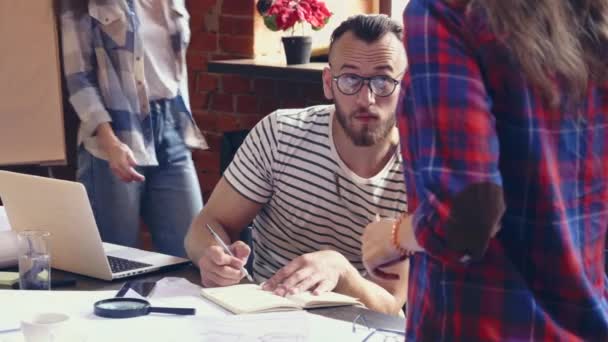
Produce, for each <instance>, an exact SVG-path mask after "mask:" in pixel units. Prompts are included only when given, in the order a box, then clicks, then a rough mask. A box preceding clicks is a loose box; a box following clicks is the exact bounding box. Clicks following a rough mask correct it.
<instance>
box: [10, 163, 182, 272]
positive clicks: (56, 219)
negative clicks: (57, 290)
mask: <svg viewBox="0 0 608 342" xmlns="http://www.w3.org/2000/svg"><path fill="white" fill-rule="evenodd" d="M0 199H1V200H2V203H3V205H4V209H5V210H6V214H7V216H8V219H9V222H10V225H11V227H12V229H13V230H14V231H17V232H19V231H22V230H26V229H40V230H46V231H48V232H50V233H51V238H50V247H51V248H50V249H51V266H52V267H53V268H57V269H60V270H64V271H68V272H72V273H77V274H83V275H87V276H90V277H93V278H98V279H103V280H114V279H120V278H125V277H129V276H134V275H136V274H142V273H148V272H152V271H156V270H159V269H162V268H165V267H169V266H173V265H179V264H185V263H189V262H190V261H189V260H188V259H184V258H179V257H175V256H171V255H166V254H160V253H155V252H149V251H144V250H141V249H137V248H131V247H126V246H121V245H116V244H110V243H106V242H102V241H101V236H100V235H99V230H98V229H97V224H96V223H95V217H94V216H93V210H92V209H91V205H90V203H89V198H88V196H87V192H86V189H85V187H84V186H83V185H82V184H81V183H78V182H70V181H64V180H58V179H52V178H45V177H38V176H31V175H26V174H21V173H15V172H8V171H0Z"/></svg>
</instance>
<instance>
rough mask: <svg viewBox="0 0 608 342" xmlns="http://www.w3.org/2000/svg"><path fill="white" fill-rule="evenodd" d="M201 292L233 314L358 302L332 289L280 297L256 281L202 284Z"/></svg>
mask: <svg viewBox="0 0 608 342" xmlns="http://www.w3.org/2000/svg"><path fill="white" fill-rule="evenodd" d="M201 295H202V296H203V297H204V298H207V299H208V300H210V301H212V302H214V303H216V304H218V305H220V306H222V307H224V308H225V309H227V310H229V311H230V312H232V313H235V314H244V313H260V312H273V311H289V310H302V309H312V308H324V307H331V306H346V305H362V304H361V302H359V301H358V300H357V299H356V298H353V297H350V296H346V295H343V294H339V293H335V292H325V293H322V294H320V295H318V296H315V295H313V294H312V293H311V292H301V293H298V294H295V295H292V296H287V297H281V296H277V295H275V294H273V293H272V292H269V291H264V290H262V288H261V287H260V285H256V284H239V285H232V286H225V287H212V288H204V289H202V290H201Z"/></svg>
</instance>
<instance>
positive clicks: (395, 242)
mask: <svg viewBox="0 0 608 342" xmlns="http://www.w3.org/2000/svg"><path fill="white" fill-rule="evenodd" d="M406 215H407V213H403V214H401V215H399V218H397V219H396V220H395V222H393V229H392V231H391V235H392V243H393V247H395V249H396V250H397V251H398V252H399V254H401V255H403V256H405V255H407V256H410V255H412V252H410V251H408V250H407V249H405V248H403V247H401V244H400V243H399V226H401V221H403V218H404V217H405V216H406Z"/></svg>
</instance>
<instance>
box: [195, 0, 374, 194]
mask: <svg viewBox="0 0 608 342" xmlns="http://www.w3.org/2000/svg"><path fill="white" fill-rule="evenodd" d="M326 3H327V5H328V7H329V9H330V11H332V12H333V13H334V17H333V18H332V20H331V21H330V24H329V25H328V27H326V28H324V29H323V30H321V31H319V32H315V33H314V34H313V42H314V43H313V48H315V46H317V47H318V46H319V45H321V46H322V45H324V44H326V43H327V41H328V37H329V34H330V33H331V31H332V30H333V28H334V27H335V26H336V25H337V24H339V23H340V22H341V21H342V20H343V19H344V18H345V17H346V16H348V15H349V14H352V13H358V12H372V11H375V10H376V8H375V7H376V6H377V5H375V2H374V1H369V0H349V1H348V2H346V3H347V4H348V5H346V6H347V7H345V2H344V1H343V0H329V1H326ZM187 6H188V10H189V12H190V16H191V18H190V26H191V30H192V38H191V43H190V47H189V50H188V55H187V58H188V67H189V81H190V102H191V105H192V111H193V114H194V118H195V120H196V122H197V123H198V125H199V127H200V128H201V130H202V131H203V133H204V134H205V137H206V138H207V141H208V142H209V145H210V149H209V150H207V151H196V152H195V153H194V161H195V164H196V168H197V172H198V175H199V180H200V182H201V189H202V191H203V197H204V199H205V200H207V199H208V198H209V195H210V193H211V191H212V190H213V187H214V186H215V184H216V183H217V181H218V180H219V178H220V155H219V151H220V144H221V139H222V135H223V133H224V132H226V131H232V130H240V129H250V128H251V127H253V126H254V125H255V124H256V123H257V122H258V121H259V120H260V119H261V118H263V117H264V116H265V115H267V114H268V113H270V112H272V111H273V110H275V109H278V108H288V107H304V106H308V105H313V104H319V103H322V102H326V100H325V99H324V97H323V91H322V86H321V80H320V79H319V82H318V83H298V82H287V81H278V80H272V79H256V78H252V77H243V76H238V75H227V74H221V75H220V74H213V73H207V72H206V70H207V62H208V61H210V60H220V59H238V58H253V57H260V56H265V57H269V58H272V57H277V58H283V57H282V55H281V51H280V49H281V46H280V44H281V43H280V36H281V34H280V33H274V32H271V31H269V30H268V29H266V28H265V27H264V25H263V22H262V19H261V17H260V16H259V15H258V14H257V12H256V11H255V0H187ZM308 33H309V32H307V34H308Z"/></svg>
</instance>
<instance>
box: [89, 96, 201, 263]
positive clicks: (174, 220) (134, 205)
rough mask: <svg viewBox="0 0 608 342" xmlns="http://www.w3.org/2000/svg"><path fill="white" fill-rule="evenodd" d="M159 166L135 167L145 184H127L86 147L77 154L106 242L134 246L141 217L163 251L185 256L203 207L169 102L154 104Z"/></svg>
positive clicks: (187, 154) (189, 159)
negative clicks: (190, 231) (191, 228)
mask: <svg viewBox="0 0 608 342" xmlns="http://www.w3.org/2000/svg"><path fill="white" fill-rule="evenodd" d="M150 108H151V119H152V127H153V129H154V138H155V149H156V153H157V157H158V162H159V165H158V166H145V167H140V166H138V167H136V170H137V171H138V172H139V173H141V174H142V175H144V176H145V178H146V179H145V181H143V182H131V183H126V182H123V181H121V180H120V179H119V178H118V177H116V176H115V175H114V174H113V173H112V171H111V170H110V167H109V163H108V162H107V161H105V160H103V159H99V158H96V157H95V156H93V155H92V154H90V153H89V152H88V151H87V150H86V149H85V148H84V147H83V146H80V149H79V152H78V172H77V178H78V181H79V182H81V183H83V184H84V186H85V187H86V189H87V193H88V196H89V200H90V202H91V206H92V208H93V213H94V215H95V220H96V222H97V226H98V228H99V233H100V234H101V239H102V240H103V241H106V242H110V243H116V244H120V245H125V246H131V247H135V246H137V243H138V236H139V225H140V218H141V219H143V221H144V223H145V224H146V225H147V226H148V228H149V230H150V234H151V235H152V242H153V244H154V247H155V248H156V249H157V250H158V251H159V252H161V253H165V254H170V255H175V256H185V255H186V253H185V250H184V237H185V235H186V233H187V231H188V228H189V226H190V224H191V222H192V220H193V218H194V217H195V216H196V215H197V214H198V212H199V211H200V210H201V209H202V207H203V200H202V196H201V191H200V186H199V182H198V177H197V175H196V170H195V168H194V163H193V162H192V154H191V152H190V150H189V149H188V147H187V146H186V145H185V144H184V142H183V139H182V138H181V136H180V134H179V130H178V128H176V127H175V125H176V122H177V121H176V120H174V117H173V115H174V113H173V111H172V110H171V108H172V106H171V100H161V101H155V102H152V103H151V106H150Z"/></svg>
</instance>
